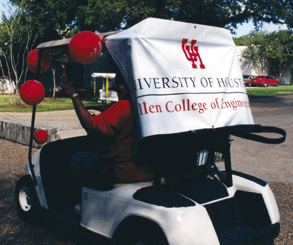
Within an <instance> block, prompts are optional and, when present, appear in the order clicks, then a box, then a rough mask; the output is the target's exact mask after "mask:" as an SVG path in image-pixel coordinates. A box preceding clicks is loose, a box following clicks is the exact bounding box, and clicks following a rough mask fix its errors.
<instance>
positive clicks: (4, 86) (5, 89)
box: [0, 79, 15, 94]
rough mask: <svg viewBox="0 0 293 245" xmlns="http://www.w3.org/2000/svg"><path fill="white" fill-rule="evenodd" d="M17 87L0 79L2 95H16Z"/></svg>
mask: <svg viewBox="0 0 293 245" xmlns="http://www.w3.org/2000/svg"><path fill="white" fill-rule="evenodd" d="M14 89H15V85H14V83H13V82H10V81H9V80H7V79H0V94H12V93H14Z"/></svg>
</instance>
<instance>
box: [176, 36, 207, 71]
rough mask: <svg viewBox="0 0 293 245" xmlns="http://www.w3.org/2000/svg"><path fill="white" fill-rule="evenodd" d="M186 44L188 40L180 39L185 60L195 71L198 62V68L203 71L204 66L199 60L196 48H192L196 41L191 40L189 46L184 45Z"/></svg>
mask: <svg viewBox="0 0 293 245" xmlns="http://www.w3.org/2000/svg"><path fill="white" fill-rule="evenodd" d="M187 42H188V39H186V38H183V39H182V42H181V43H182V50H183V52H184V54H185V56H186V59H187V60H189V61H191V62H192V68H194V69H197V65H196V64H195V63H196V62H199V67H200V68H201V69H205V68H206V67H205V65H204V64H203V63H202V60H201V58H200V55H199V52H198V47H197V46H194V45H195V44H196V40H191V42H190V45H186V43H187Z"/></svg>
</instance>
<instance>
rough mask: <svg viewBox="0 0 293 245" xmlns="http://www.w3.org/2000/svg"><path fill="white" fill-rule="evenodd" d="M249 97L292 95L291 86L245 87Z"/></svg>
mask: <svg viewBox="0 0 293 245" xmlns="http://www.w3.org/2000/svg"><path fill="white" fill-rule="evenodd" d="M246 90H247V94H248V95H249V96H283V95H293V85H287V86H286V85H284V86H279V87H275V86H274V87H266V88H264V87H246Z"/></svg>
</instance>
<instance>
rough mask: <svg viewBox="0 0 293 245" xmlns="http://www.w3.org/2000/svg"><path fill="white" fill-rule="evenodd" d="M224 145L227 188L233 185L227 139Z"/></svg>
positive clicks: (229, 146) (229, 145)
mask: <svg viewBox="0 0 293 245" xmlns="http://www.w3.org/2000/svg"><path fill="white" fill-rule="evenodd" d="M225 144H227V146H226V147H225V148H224V149H225V152H224V159H225V170H226V185H227V187H231V186H232V185H233V182H232V167H231V152H230V148H231V144H230V140H229V139H228V141H227V143H225Z"/></svg>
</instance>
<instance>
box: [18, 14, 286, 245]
mask: <svg viewBox="0 0 293 245" xmlns="http://www.w3.org/2000/svg"><path fill="white" fill-rule="evenodd" d="M101 35H102V34H101ZM188 40H189V41H188ZM190 40H192V41H191V42H190ZM187 41H188V42H190V45H188V43H187ZM68 43H69V40H62V42H61V43H60V42H58V41H54V42H48V43H44V44H41V45H39V46H38V49H40V50H45V49H55V50H58V49H64V48H65V49H66V48H67V46H68ZM195 44H196V46H195ZM106 46H107V50H108V51H109V52H110V54H111V55H112V57H113V59H114V60H115V62H116V63H117V65H118V66H119V68H120V70H121V72H122V74H123V75H124V77H125V78H126V80H127V81H129V84H128V85H129V88H130V90H131V91H132V96H133V98H132V99H133V101H132V103H133V107H134V108H136V110H135V113H136V115H137V121H138V128H139V139H140V140H139V141H138V145H137V164H141V165H145V164H146V165H148V166H151V167H152V169H153V171H154V174H155V177H154V180H153V182H152V183H131V184H129V183H128V184H123V183H113V181H112V179H113V178H111V176H109V183H108V185H107V188H105V187H103V188H101V187H99V186H96V187H93V185H92V183H91V184H90V185H87V184H85V186H84V188H83V190H82V195H81V196H82V198H81V199H82V200H81V203H82V209H81V211H80V214H77V213H76V212H75V210H74V204H75V203H74V202H73V201H72V200H73V198H72V196H73V192H74V191H75V190H74V188H73V184H72V183H73V181H74V180H73V179H72V176H71V174H70V164H69V162H70V159H71V156H72V155H73V154H74V153H76V152H82V151H90V150H92V151H95V152H96V151H97V149H99V144H101V142H99V141H98V140H96V139H95V138H94V137H92V136H91V135H88V136H83V137H76V138H71V139H65V140H59V141H55V142H51V143H48V144H46V145H44V146H43V147H42V148H41V149H40V150H39V151H38V152H36V153H35V154H34V155H33V157H32V158H30V159H29V162H28V164H27V166H26V169H27V171H28V175H27V176H24V177H22V178H21V179H20V180H19V181H18V183H17V186H16V192H15V193H16V204H17V208H18V213H19V216H20V217H21V218H22V219H23V220H25V221H28V222H32V221H36V220H38V219H39V218H40V217H41V215H42V214H43V213H44V212H50V213H53V214H56V215H58V216H61V217H64V218H65V219H68V220H70V221H72V222H76V223H77V224H78V225H80V226H82V227H84V228H85V229H88V230H90V231H92V232H95V233H98V234H100V235H102V236H105V237H108V238H110V239H112V240H113V243H114V244H149V245H154V244H160V245H162V244H169V245H178V244H184V245H188V244H192V245H194V244H198V245H204V244H207V245H211V244H213V245H216V244H221V245H222V244H237V245H239V244H243V245H244V244H245V245H247V244H255V245H256V244H257V245H260V244H273V241H274V239H275V238H276V237H277V236H278V234H279V231H280V224H279V221H280V216H279V211H278V207H277V204H276V201H275V198H274V195H273V193H272V191H271V189H270V187H269V186H268V184H267V183H266V182H265V181H263V180H260V179H258V178H256V177H253V176H249V175H247V174H244V173H240V172H237V171H233V170H232V169H231V158H230V146H231V140H230V136H233V135H234V136H238V137H242V138H246V139H249V140H256V141H260V142H263V143H270V144H278V143H282V142H283V141H284V140H285V135H286V133H285V132H284V131H283V130H282V129H279V128H275V127H263V126H260V125H255V124H254V123H253V119H252V116H251V112H250V108H249V102H248V97H247V94H246V90H245V86H244V83H243V79H242V74H241V71H240V68H239V65H238V61H237V54H236V50H235V45H234V43H233V40H232V38H231V37H230V34H229V31H227V30H224V29H221V28H215V27H208V26H202V25H195V24H187V23H182V22H175V21H166V20H159V19H146V20H145V21H142V22H141V23H139V24H137V25H135V26H133V27H132V28H129V29H128V30H125V31H121V32H119V33H117V34H114V35H110V36H108V37H107V41H106ZM217 78H218V79H217ZM222 78H223V79H222ZM226 78H227V79H226ZM238 78H239V79H238ZM261 132H266V133H268V132H271V133H276V134H279V135H281V136H280V137H278V138H276V137H274V138H265V137H262V136H261V135H259V134H254V133H261ZM29 157H30V156H29ZM256 164H257V163H256ZM218 166H220V168H219V167H218ZM109 168H111V166H109Z"/></svg>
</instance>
